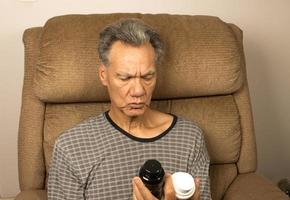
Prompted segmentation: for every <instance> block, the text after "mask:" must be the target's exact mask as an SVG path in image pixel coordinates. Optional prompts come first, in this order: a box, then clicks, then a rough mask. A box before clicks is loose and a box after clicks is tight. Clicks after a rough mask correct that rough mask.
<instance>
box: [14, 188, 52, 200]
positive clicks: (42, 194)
mask: <svg viewBox="0 0 290 200" xmlns="http://www.w3.org/2000/svg"><path fill="white" fill-rule="evenodd" d="M46 199H47V193H46V190H24V191H21V192H20V193H19V194H18V195H17V196H16V198H15V200H46Z"/></svg>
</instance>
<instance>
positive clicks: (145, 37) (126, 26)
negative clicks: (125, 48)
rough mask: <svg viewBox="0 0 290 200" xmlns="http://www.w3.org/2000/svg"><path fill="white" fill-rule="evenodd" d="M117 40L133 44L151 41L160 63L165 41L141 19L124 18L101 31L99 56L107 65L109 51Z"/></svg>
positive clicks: (139, 44)
mask: <svg viewBox="0 0 290 200" xmlns="http://www.w3.org/2000/svg"><path fill="white" fill-rule="evenodd" d="M116 41H121V42H124V43H126V44H129V45H132V46H141V45H142V44H145V43H147V42H149V43H150V44H151V45H152V47H153V48H154V51H155V63H156V64H159V63H160V61H161V57H162V55H163V43H162V41H161V39H160V36H159V34H158V33H157V32H156V31H155V30H153V29H152V28H151V27H150V26H148V25H146V24H145V23H144V22H143V21H141V20H139V19H135V18H129V19H122V20H120V21H117V22H115V23H113V24H110V25H109V26H107V27H105V29H104V30H103V31H102V32H101V33H100V42H99V46H98V52H99V58H100V60H101V62H102V63H103V64H104V65H105V66H108V65H109V58H108V55H109V51H110V49H111V47H112V45H113V43H114V42H116Z"/></svg>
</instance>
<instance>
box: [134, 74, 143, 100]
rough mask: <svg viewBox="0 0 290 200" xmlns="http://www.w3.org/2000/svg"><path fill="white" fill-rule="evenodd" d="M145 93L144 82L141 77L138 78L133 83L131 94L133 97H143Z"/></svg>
mask: <svg viewBox="0 0 290 200" xmlns="http://www.w3.org/2000/svg"><path fill="white" fill-rule="evenodd" d="M144 94H145V88H144V86H143V84H142V81H141V80H140V78H136V79H135V81H133V83H132V87H131V96H132V97H141V96H143V95H144Z"/></svg>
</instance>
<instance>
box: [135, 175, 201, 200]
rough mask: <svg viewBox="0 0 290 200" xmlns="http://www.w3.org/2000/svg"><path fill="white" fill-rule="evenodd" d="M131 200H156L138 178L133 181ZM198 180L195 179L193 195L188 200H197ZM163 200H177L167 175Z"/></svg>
mask: <svg viewBox="0 0 290 200" xmlns="http://www.w3.org/2000/svg"><path fill="white" fill-rule="evenodd" d="M132 184H133V200H157V198H156V197H154V196H153V195H152V194H151V192H150V191H149V190H148V188H147V187H146V186H145V185H144V184H143V182H142V180H141V179H140V178H139V177H134V178H133V181H132ZM199 186H200V180H199V178H196V179H195V193H194V195H193V196H192V197H191V198H190V200H199V197H200V188H199ZM164 200H177V198H176V196H175V191H174V188H173V183H172V178H171V175H170V174H169V173H166V174H165V184H164Z"/></svg>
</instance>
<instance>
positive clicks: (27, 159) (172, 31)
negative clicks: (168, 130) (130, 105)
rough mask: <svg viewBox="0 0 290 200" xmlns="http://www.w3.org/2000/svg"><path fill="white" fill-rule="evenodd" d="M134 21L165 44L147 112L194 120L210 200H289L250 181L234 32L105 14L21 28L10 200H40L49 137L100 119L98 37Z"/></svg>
mask: <svg viewBox="0 0 290 200" xmlns="http://www.w3.org/2000/svg"><path fill="white" fill-rule="evenodd" d="M125 17H135V18H140V19H142V20H144V21H145V22H146V23H148V24H150V25H151V26H153V27H154V28H155V29H157V30H158V31H159V32H160V34H161V36H162V38H163V40H164V43H165V51H166V53H165V56H164V60H163V62H162V64H161V65H160V66H159V67H158V83H157V87H156V90H155V93H154V96H153V102H152V106H153V107H155V108H157V109H160V110H162V111H164V112H172V113H174V114H176V115H179V116H183V117H185V118H187V119H190V120H193V121H195V122H196V123H197V124H198V125H199V126H200V127H201V128H202V129H203V130H204V134H205V138H206V142H207V146H208V150H209V154H210V157H211V168H210V175H211V190H212V198H213V199H214V200H219V199H224V200H229V199H231V200H250V199H261V200H262V199H263V200H279V199H281V200H282V199H288V198H287V197H286V195H284V194H283V193H282V192H281V191H280V190H279V189H278V188H277V187H275V186H274V185H273V184H272V183H270V182H269V181H267V180H265V179H264V178H262V177H260V176H258V175H256V174H255V171H256V166H257V163H256V160H257V158H256V144H255V136H254V129H253V120H252V111H251V105H250V98H249V92H248V85H247V79H246V71H245V60H244V54H243V45H242V32H241V30H240V29H239V28H238V27H237V26H235V25H232V24H227V23H224V22H223V21H221V20H220V19H218V18H216V17H210V16H181V15H166V14H160V15H150V14H104V15H67V16H59V17H55V18H52V19H50V20H48V22H47V23H46V24H45V26H44V27H36V28H31V29H27V30H26V31H25V33H24V36H23V41H24V45H25V77H24V86H23V98H22V110H21V118H20V127H19V182H20V188H21V193H20V194H19V195H18V196H17V198H16V199H27V200H33V199H46V182H47V177H48V170H49V164H50V161H51V155H52V150H53V145H54V142H55V139H56V138H57V137H58V136H59V134H61V133H62V132H63V131H64V130H66V129H68V128H70V127H72V126H74V125H75V124H77V123H78V122H80V121H82V120H84V119H86V118H88V117H90V116H92V115H97V114H99V113H101V112H104V111H106V110H107V109H108V106H109V97H108V94H107V93H106V90H105V88H103V86H102V85H101V84H100V82H99V80H98V75H97V67H98V65H99V59H98V55H97V43H98V34H99V31H100V30H101V29H102V28H103V27H104V26H105V25H107V24H108V23H110V22H113V21H115V20H118V19H120V18H125Z"/></svg>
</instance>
